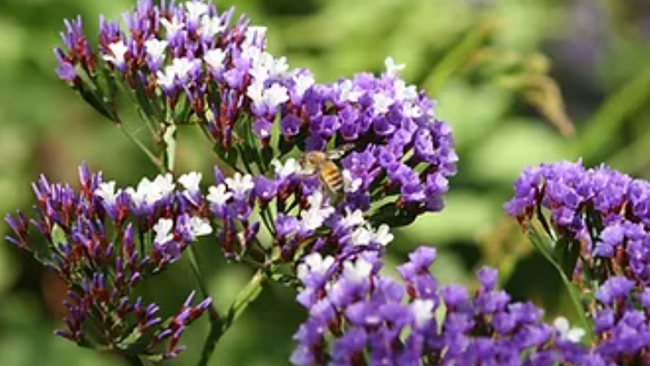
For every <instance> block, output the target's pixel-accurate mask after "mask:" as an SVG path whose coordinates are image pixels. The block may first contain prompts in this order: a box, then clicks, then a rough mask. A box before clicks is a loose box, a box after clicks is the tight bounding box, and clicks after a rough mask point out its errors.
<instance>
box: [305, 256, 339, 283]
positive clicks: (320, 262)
mask: <svg viewBox="0 0 650 366" xmlns="http://www.w3.org/2000/svg"><path fill="white" fill-rule="evenodd" d="M333 264H334V257H332V256H329V255H328V256H327V257H325V258H323V257H322V256H321V254H320V253H318V252H314V253H311V254H309V255H308V256H306V257H305V259H304V262H302V263H300V265H298V278H299V279H300V280H301V281H305V279H306V278H307V276H309V275H310V274H317V275H318V276H324V275H325V274H327V271H328V270H329V269H330V268H331V267H332V265H333Z"/></svg>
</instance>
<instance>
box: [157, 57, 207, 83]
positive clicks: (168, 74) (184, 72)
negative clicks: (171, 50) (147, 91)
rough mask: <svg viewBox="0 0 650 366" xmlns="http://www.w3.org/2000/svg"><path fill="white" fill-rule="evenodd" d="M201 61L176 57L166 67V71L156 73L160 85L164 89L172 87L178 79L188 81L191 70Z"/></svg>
mask: <svg viewBox="0 0 650 366" xmlns="http://www.w3.org/2000/svg"><path fill="white" fill-rule="evenodd" d="M200 62H201V61H200V60H190V59H188V58H187V57H179V58H175V59H174V60H173V61H172V64H171V65H168V66H167V67H165V71H164V72H162V71H158V72H157V73H156V78H157V80H158V85H160V86H161V87H163V88H164V89H171V87H172V86H174V83H175V81H176V80H180V81H181V82H186V81H187V80H188V78H189V74H190V71H191V70H192V69H193V68H194V67H196V66H197V63H200Z"/></svg>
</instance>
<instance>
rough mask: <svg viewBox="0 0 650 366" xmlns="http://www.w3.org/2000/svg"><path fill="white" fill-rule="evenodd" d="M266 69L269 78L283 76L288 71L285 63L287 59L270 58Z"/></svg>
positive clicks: (287, 65)
mask: <svg viewBox="0 0 650 366" xmlns="http://www.w3.org/2000/svg"><path fill="white" fill-rule="evenodd" d="M267 54H268V53H267ZM268 55H270V54H268ZM268 69H269V75H271V76H279V77H282V76H284V75H285V74H286V73H287V71H288V70H289V64H288V63H287V58H286V57H284V56H282V57H280V58H274V57H273V56H271V58H270V62H269V64H268Z"/></svg>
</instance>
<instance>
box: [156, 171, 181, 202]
mask: <svg viewBox="0 0 650 366" xmlns="http://www.w3.org/2000/svg"><path fill="white" fill-rule="evenodd" d="M152 185H153V187H154V190H156V193H155V194H156V195H157V196H159V197H160V198H162V197H167V196H168V195H169V194H171V193H172V192H174V188H176V184H174V178H173V177H172V175H171V174H170V173H167V174H165V175H158V176H156V178H155V179H154V180H153V182H152Z"/></svg>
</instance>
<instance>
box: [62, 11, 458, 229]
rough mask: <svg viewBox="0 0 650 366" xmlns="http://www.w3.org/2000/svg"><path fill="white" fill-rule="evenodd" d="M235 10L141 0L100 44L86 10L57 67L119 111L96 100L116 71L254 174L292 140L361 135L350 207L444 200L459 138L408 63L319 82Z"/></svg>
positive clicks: (327, 144) (406, 212)
mask: <svg viewBox="0 0 650 366" xmlns="http://www.w3.org/2000/svg"><path fill="white" fill-rule="evenodd" d="M232 13H233V10H232V9H230V10H228V11H226V12H224V13H221V14H219V13H217V11H216V9H215V7H214V6H213V5H211V4H208V3H205V2H203V1H199V0H195V1H190V2H186V3H183V4H178V5H174V4H173V3H171V4H168V5H167V6H165V5H162V6H158V5H153V3H152V1H151V0H141V1H140V2H139V3H138V5H137V6H136V8H135V9H134V11H133V12H132V13H126V14H125V15H124V19H125V23H126V29H125V30H123V29H122V28H120V26H119V25H118V23H117V22H114V21H106V20H103V19H102V21H101V27H100V40H99V46H98V48H99V49H98V50H97V51H94V50H93V49H92V47H91V46H90V45H89V42H88V40H87V39H86V38H85V36H84V35H83V32H82V29H81V19H77V20H76V21H72V22H67V23H66V24H67V29H66V32H64V33H63V39H64V45H65V47H64V48H58V49H57V50H56V54H57V56H58V58H59V67H58V69H57V70H58V72H59V76H60V77H61V78H62V79H63V80H66V81H69V82H71V83H72V85H73V87H75V88H76V89H77V90H79V91H80V92H81V93H82V95H84V96H85V98H86V100H87V101H89V102H90V103H91V104H92V105H93V106H95V108H97V109H98V110H100V112H102V113H104V114H105V115H106V114H109V115H111V116H112V115H116V111H114V108H113V107H112V106H111V105H108V104H106V103H103V102H98V101H102V100H110V99H111V97H110V95H109V94H110V93H111V92H114V90H115V88H109V89H111V90H109V91H104V92H102V87H101V85H102V84H101V83H99V82H98V81H97V80H98V78H102V77H104V76H102V75H104V73H107V74H108V75H109V76H108V77H107V80H106V81H105V84H109V85H113V84H115V82H116V81H118V85H123V84H124V85H125V89H126V90H127V92H128V93H131V94H134V95H135V96H136V98H135V99H136V100H137V101H138V103H139V105H140V107H141V109H142V110H143V111H144V112H145V113H144V114H145V116H147V119H149V120H154V121H155V122H156V123H158V124H162V125H168V124H183V123H188V122H196V123H198V124H199V125H200V126H201V128H202V129H203V130H204V132H205V133H206V135H207V136H209V137H210V138H211V139H212V142H213V143H214V144H215V151H217V152H218V153H219V154H220V155H221V157H222V158H223V159H224V160H225V161H226V162H228V163H229V164H231V165H233V166H235V165H237V164H238V163H240V164H244V163H245V165H247V168H250V169H249V171H248V172H249V173H251V174H252V173H253V170H251V169H252V167H257V173H262V174H266V173H268V171H269V168H270V161H271V159H272V157H273V156H274V155H275V156H277V155H278V154H281V155H284V154H286V153H289V152H290V151H291V150H292V149H293V148H294V147H297V148H298V149H299V150H301V151H312V150H317V151H323V150H327V149H328V148H331V147H332V146H334V147H337V146H341V145H343V144H346V143H350V142H354V152H352V153H350V154H349V155H348V156H346V157H345V158H344V159H343V161H342V164H343V165H344V167H345V168H346V169H347V171H348V174H349V175H350V177H351V179H352V180H358V181H359V182H360V183H359V186H358V188H357V189H356V190H355V191H354V192H349V194H348V196H349V197H347V204H348V205H349V206H351V208H361V209H363V210H364V211H365V210H367V209H368V208H369V207H368V206H369V202H370V201H376V200H379V199H382V198H384V197H386V196H394V195H397V198H396V199H395V201H393V202H390V203H389V204H388V205H387V206H386V207H385V210H384V211H391V213H392V216H390V217H388V218H384V220H388V219H390V218H404V219H405V220H408V219H412V218H413V217H414V216H415V215H417V214H419V213H422V212H424V211H439V210H441V209H442V206H443V203H442V196H443V194H444V193H445V192H446V191H447V189H448V182H447V179H448V178H449V177H450V176H452V175H454V174H455V173H456V161H457V160H458V158H457V156H456V153H455V150H454V141H453V138H452V136H451V130H450V128H449V126H448V125H447V124H446V123H444V122H442V121H440V120H438V119H437V118H436V116H435V114H434V102H433V101H432V100H430V99H429V98H427V97H426V95H425V94H424V93H422V92H418V90H417V89H416V87H415V86H413V85H407V84H406V83H405V82H404V81H403V80H402V79H400V78H399V72H400V70H401V69H402V68H403V67H404V66H403V65H396V64H395V63H394V62H393V60H392V59H390V58H389V59H387V60H386V71H385V72H384V73H383V74H382V75H381V76H380V77H376V76H374V75H371V74H367V73H362V74H358V75H356V76H355V77H353V78H352V79H341V80H339V81H337V82H334V83H331V84H318V83H316V82H315V80H314V77H313V76H312V75H311V73H310V72H309V71H308V70H305V69H290V68H289V66H288V64H287V62H286V60H285V59H284V58H276V57H274V56H272V55H271V54H269V53H268V52H266V51H265V46H266V39H265V28H263V27H255V26H249V21H248V20H246V19H245V18H243V17H242V18H240V19H239V21H238V22H237V23H236V24H235V25H233V26H230V25H229V19H230V18H231V16H232ZM100 63H101V64H100ZM80 73H83V74H84V75H85V76H84V77H83V78H82V77H81V76H80V75H81V74H80ZM88 83H90V84H92V85H87V84H88ZM98 93H99V94H98ZM107 98H108V99H107ZM98 103H99V104H101V105H100V106H98ZM109 104H110V103H109ZM169 116H173V118H171V119H170V118H169ZM407 222H408V221H407Z"/></svg>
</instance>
